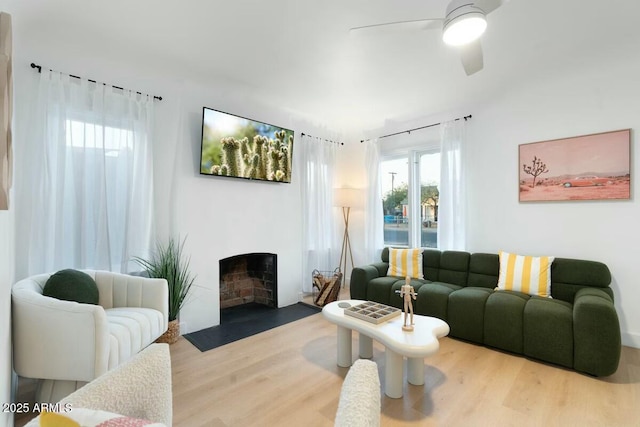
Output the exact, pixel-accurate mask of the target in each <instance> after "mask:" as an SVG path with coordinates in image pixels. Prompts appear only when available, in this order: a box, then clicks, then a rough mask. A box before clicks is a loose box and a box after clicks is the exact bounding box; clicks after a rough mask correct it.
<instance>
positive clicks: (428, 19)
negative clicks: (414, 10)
mask: <svg viewBox="0 0 640 427" xmlns="http://www.w3.org/2000/svg"><path fill="white" fill-rule="evenodd" d="M427 21H438V22H442V21H444V19H443V18H425V19H412V20H409V21H395V22H385V23H383V24H371V25H362V26H360V27H353V28H349V31H358V30H364V29H367V28H375V27H386V26H390V25H401V24H412V23H415V22H427Z"/></svg>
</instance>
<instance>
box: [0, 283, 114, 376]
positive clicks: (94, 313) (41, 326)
mask: <svg viewBox="0 0 640 427" xmlns="http://www.w3.org/2000/svg"><path fill="white" fill-rule="evenodd" d="M25 280H29V279H25ZM27 285H28V284H27ZM11 301H12V307H11V312H12V328H13V363H14V370H15V371H16V373H17V374H18V375H21V376H24V377H28V378H43V379H56V380H74V381H91V380H92V379H94V378H95V377H97V376H99V375H102V374H103V373H105V372H106V371H107V363H108V358H109V329H108V322H107V316H106V313H105V311H104V309H103V308H102V307H101V306H99V305H93V304H80V303H77V302H72V301H62V300H58V299H55V298H50V297H46V296H44V295H42V294H40V293H38V292H36V291H34V290H32V289H29V288H28V287H24V288H14V289H13V290H12V296H11Z"/></svg>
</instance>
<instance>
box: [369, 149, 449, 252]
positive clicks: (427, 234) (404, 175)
mask: <svg viewBox="0 0 640 427" xmlns="http://www.w3.org/2000/svg"><path fill="white" fill-rule="evenodd" d="M380 173H381V177H380V182H381V185H382V189H381V190H382V203H383V213H384V244H385V245H387V246H407V247H425V248H435V247H437V244H438V202H439V194H440V193H439V184H440V152H439V151H438V150H430V151H417V150H412V151H409V152H408V153H407V154H406V155H402V156H398V157H393V158H386V159H384V160H383V161H382V162H381V163H380Z"/></svg>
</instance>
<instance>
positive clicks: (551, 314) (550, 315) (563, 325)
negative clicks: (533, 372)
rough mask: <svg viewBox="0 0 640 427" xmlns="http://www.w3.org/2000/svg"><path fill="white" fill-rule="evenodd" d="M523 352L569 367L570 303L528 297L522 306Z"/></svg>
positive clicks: (570, 357) (570, 342)
mask: <svg viewBox="0 0 640 427" xmlns="http://www.w3.org/2000/svg"><path fill="white" fill-rule="evenodd" d="M523 320H524V322H523V331H524V342H523V344H524V352H523V353H524V354H525V355H527V356H531V357H535V358H536V359H541V360H545V361H547V362H551V363H555V364H557V365H562V366H566V367H568V368H572V367H573V307H572V305H571V304H569V303H567V302H565V301H560V300H557V299H551V298H541V297H535V296H533V297H531V298H530V299H529V301H527V304H526V305H525V307H524V318H523Z"/></svg>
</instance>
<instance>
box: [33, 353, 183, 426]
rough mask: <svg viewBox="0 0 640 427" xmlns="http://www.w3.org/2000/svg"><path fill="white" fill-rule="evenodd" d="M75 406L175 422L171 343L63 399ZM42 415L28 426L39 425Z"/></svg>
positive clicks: (132, 360) (126, 364) (122, 366)
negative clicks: (173, 420) (173, 419)
mask: <svg viewBox="0 0 640 427" xmlns="http://www.w3.org/2000/svg"><path fill="white" fill-rule="evenodd" d="M60 403H62V404H64V403H70V404H71V406H72V410H73V408H89V409H96V410H101V411H108V412H115V413H117V414H120V415H125V416H128V417H134V418H142V419H145V420H149V421H154V422H159V423H163V424H165V425H167V426H170V425H171V420H172V416H173V412H172V393H171V357H170V355H169V345H168V344H152V345H150V346H149V347H147V348H146V349H144V350H143V351H141V352H140V353H138V354H137V355H135V356H134V357H133V358H132V359H130V360H129V361H128V362H126V363H124V364H122V365H120V366H118V367H117V368H115V369H113V370H111V371H109V372H107V373H106V374H104V375H102V376H101V377H99V378H96V379H95V380H93V381H91V382H90V383H88V384H87V385H85V386H84V387H82V388H80V389H79V390H77V391H75V392H73V393H72V394H70V395H69V396H67V397H65V398H64V399H62V401H61V402H60ZM38 422H39V418H38V417H37V418H34V419H33V420H31V421H30V422H29V423H28V424H27V425H26V427H37V426H38Z"/></svg>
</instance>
